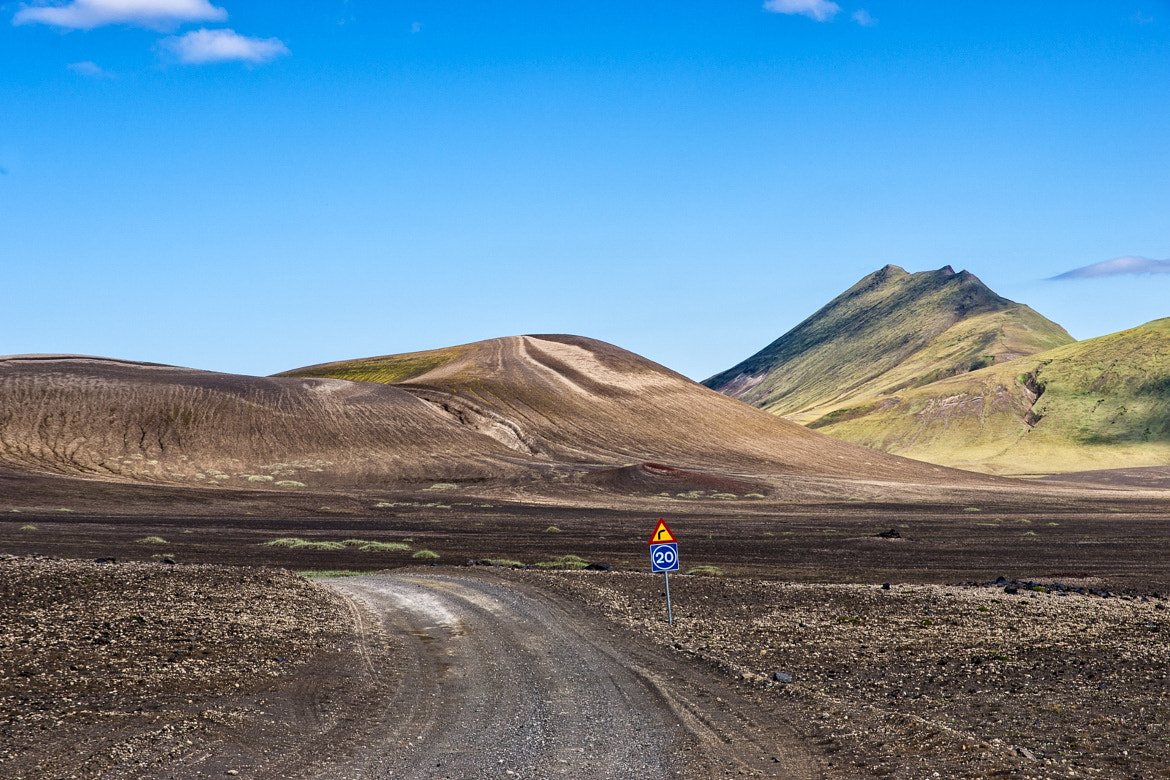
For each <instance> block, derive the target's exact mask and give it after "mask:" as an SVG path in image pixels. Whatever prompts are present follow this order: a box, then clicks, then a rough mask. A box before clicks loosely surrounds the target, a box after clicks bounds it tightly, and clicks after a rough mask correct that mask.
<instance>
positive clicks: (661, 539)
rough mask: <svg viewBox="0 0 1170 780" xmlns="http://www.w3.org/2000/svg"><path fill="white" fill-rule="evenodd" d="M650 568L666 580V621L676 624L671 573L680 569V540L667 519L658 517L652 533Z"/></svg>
mask: <svg viewBox="0 0 1170 780" xmlns="http://www.w3.org/2000/svg"><path fill="white" fill-rule="evenodd" d="M650 569H651V571H655V572H659V571H660V572H662V576H663V577H664V578H665V580H666V622H667V623H669V624H670V625H672V626H673V625H674V610H673V609H672V608H671V606H670V573H671V572H672V571H678V540H677V539H675V538H674V534H672V533H671V532H670V526H668V525H667V524H666V520H664V519H663V518H661V517H660V518H658V525H656V526H654V533H653V534H651V535H650Z"/></svg>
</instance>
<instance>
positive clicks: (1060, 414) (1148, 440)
mask: <svg viewBox="0 0 1170 780" xmlns="http://www.w3.org/2000/svg"><path fill="white" fill-rule="evenodd" d="M810 427H813V428H819V429H820V430H821V432H823V433H828V434H830V435H832V436H835V437H837V438H840V439H844V440H846V441H850V442H854V443H857V444H864V445H866V446H869V447H873V448H876V449H879V450H883V451H885V452H891V453H896V454H899V455H904V456H908V457H911V458H916V459H919V460H925V461H929V462H931V463H938V464H943V465H949V466H957V467H960V468H968V469H974V470H979V471H987V472H991V473H997V474H1016V475H1025V474H1053V473H1060V472H1069V471H1087V470H1094V469H1111V468H1132V467H1138V466H1155V465H1165V464H1167V463H1170V319H1162V320H1155V321H1154V322H1150V323H1147V324H1146V325H1142V326H1140V327H1137V328H1132V329H1130V330H1125V331H1121V332H1120V333H1114V334H1112V335H1109V336H1101V337H1099V338H1095V339H1088V340H1086V341H1082V342H1077V343H1074V344H1067V345H1064V346H1061V347H1057V348H1056V349H1051V350H1048V351H1046V352H1042V353H1039V354H1036V355H1032V356H1030V357H1024V358H1019V359H1017V360H1014V361H1011V362H1009V363H1004V364H1002V365H1000V364H997V365H994V366H990V367H987V368H984V369H982V370H978V371H974V372H971V373H968V374H964V375H962V376H955V377H950V378H947V379H942V380H940V381H937V382H934V383H932V384H928V385H925V386H921V387H916V388H907V389H905V390H903V391H899V392H896V393H894V394H892V395H890V396H889V397H887V398H886V399H884V400H883V401H882V403H880V404H872V403H863V404H860V405H857V406H852V407H844V408H839V409H837V410H835V411H834V412H833V413H831V414H829V415H826V416H824V417H822V418H820V419H819V420H816V421H813V422H812V424H811V425H810Z"/></svg>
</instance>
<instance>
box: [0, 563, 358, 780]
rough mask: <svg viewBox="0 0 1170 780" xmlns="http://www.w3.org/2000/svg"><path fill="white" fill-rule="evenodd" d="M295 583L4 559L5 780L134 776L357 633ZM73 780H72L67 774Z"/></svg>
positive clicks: (247, 571)
mask: <svg viewBox="0 0 1170 780" xmlns="http://www.w3.org/2000/svg"><path fill="white" fill-rule="evenodd" d="M351 631H352V628H351V626H350V624H349V620H348V615H347V614H346V612H345V607H344V605H343V604H342V602H341V601H340V599H338V598H337V597H336V596H334V595H332V594H330V593H328V592H326V591H325V590H324V589H321V588H318V587H317V586H315V585H314V584H312V583H311V582H309V581H307V580H305V579H303V578H301V577H299V576H297V575H295V574H293V573H291V572H288V571H284V570H278V569H254V568H244V567H228V566H211V565H181V564H180V565H168V564H163V563H110V562H106V563H96V562H92V561H89V562H87V561H76V560H55V559H47V558H39V557H21V558H17V557H12V556H3V557H0V776H3V777H24V778H34V777H66V776H67V777H78V778H86V777H97V776H109V775H108V773H109V772H111V771H116V773H125V774H126V775H127V776H137V775H138V773H140V772H141V773H146V772H147V771H148V770H149V769H150V768H151V767H156V768H157V765H158V764H160V762H161V763H162V764H164V765H165V764H166V763H167V762H175V761H179V760H181V759H182V758H183V756H184V755H186V754H187V753H189V752H190V751H191V750H192V749H193V746H194V745H196V744H198V743H199V742H200V741H201V740H206V739H207V738H208V735H209V734H211V733H213V732H223V731H225V730H226V731H229V732H230V731H231V730H234V729H240V728H244V727H251V726H252V725H253V724H254V723H255V722H258V721H259V720H261V719H262V718H263V717H264V716H265V715H266V713H265V712H264V707H263V700H260V702H259V703H258V702H257V700H256V699H255V697H251V698H248V696H247V694H249V693H255V692H257V691H262V690H264V689H265V688H267V687H270V686H272V684H273V683H279V682H280V681H281V680H282V679H288V678H291V677H293V676H295V675H296V674H297V672H298V670H299V669H300V668H302V667H303V666H304V665H305V664H306V663H308V662H310V661H312V660H313V659H315V658H317V657H318V656H320V655H322V654H325V653H332V652H334V651H336V650H337V649H338V646H339V643H341V642H343V641H344V640H345V638H346V637H348V636H349V634H350V633H351ZM66 772H67V773H68V774H65V773H66Z"/></svg>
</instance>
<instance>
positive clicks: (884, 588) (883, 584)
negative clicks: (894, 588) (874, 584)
mask: <svg viewBox="0 0 1170 780" xmlns="http://www.w3.org/2000/svg"><path fill="white" fill-rule="evenodd" d="M889 589H890V583H888V582H883V583H882V590H889Z"/></svg>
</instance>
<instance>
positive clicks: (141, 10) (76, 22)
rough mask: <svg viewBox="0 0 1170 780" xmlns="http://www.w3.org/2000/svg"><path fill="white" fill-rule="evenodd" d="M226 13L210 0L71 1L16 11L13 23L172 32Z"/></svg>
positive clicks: (219, 20)
mask: <svg viewBox="0 0 1170 780" xmlns="http://www.w3.org/2000/svg"><path fill="white" fill-rule="evenodd" d="M225 19H227V11H225V10H224V9H222V8H219V7H217V6H214V5H212V4H211V3H210V2H209V1H208V0H72V2H69V3H66V4H65V5H31V6H25V7H24V8H21V9H20V10H19V11H17V12H16V16H14V17H13V18H12V23H13V24H51V25H53V26H55V27H66V28H70V29H80V30H91V29H93V28H94V27H102V26H104V25H107V24H128V25H133V26H136V27H148V28H150V29H152V30H172V29H174V28H175V27H177V26H179V25H180V24H183V23H185V22H222V21H223V20H225Z"/></svg>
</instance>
